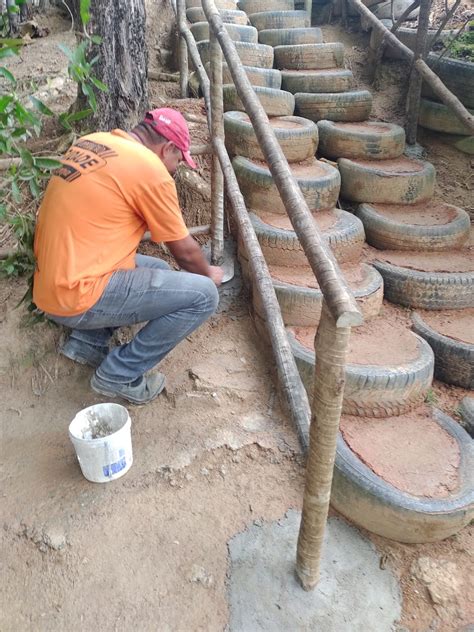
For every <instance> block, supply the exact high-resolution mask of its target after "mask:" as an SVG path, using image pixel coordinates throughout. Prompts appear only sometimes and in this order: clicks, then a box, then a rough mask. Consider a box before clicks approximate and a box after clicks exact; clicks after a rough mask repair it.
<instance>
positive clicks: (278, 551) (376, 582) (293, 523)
mask: <svg viewBox="0 0 474 632" xmlns="http://www.w3.org/2000/svg"><path fill="white" fill-rule="evenodd" d="M300 519H301V514H300V513H299V512H296V511H289V512H288V513H287V514H286V516H285V517H284V518H282V519H281V520H279V521H278V522H270V523H262V524H261V525H260V524H259V523H254V524H253V525H252V526H251V527H250V528H249V529H247V530H246V531H244V532H243V533H239V534H238V535H236V536H235V537H234V538H233V539H232V540H231V541H230V542H229V552H230V558H231V568H230V579H229V601H230V624H229V631H230V632H280V631H281V632H288V631H289V630H291V631H298V632H300V631H301V632H306V631H308V632H309V631H310V630H311V631H312V632H391V631H392V630H394V629H395V622H396V621H397V620H398V619H399V617H400V615H401V594H400V588H399V585H398V582H397V580H396V578H395V576H394V575H393V574H392V572H391V571H390V570H388V569H383V570H382V569H381V568H380V556H379V554H378V553H377V551H376V549H375V547H374V546H373V544H372V543H371V542H369V541H368V540H367V539H366V538H364V537H362V535H361V534H360V533H359V531H357V530H356V529H354V528H353V527H350V526H349V525H347V524H346V523H345V522H344V521H342V520H339V519H337V518H331V519H330V520H329V524H328V528H327V531H326V540H325V547H324V554H323V560H322V569H321V580H320V582H319V584H318V586H317V588H316V589H315V590H314V591H313V592H305V591H303V589H302V588H300V586H299V584H298V583H297V580H296V578H295V575H294V564H295V553H296V541H297V537H298V529H299V524H300Z"/></svg>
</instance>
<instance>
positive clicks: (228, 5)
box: [186, 0, 237, 10]
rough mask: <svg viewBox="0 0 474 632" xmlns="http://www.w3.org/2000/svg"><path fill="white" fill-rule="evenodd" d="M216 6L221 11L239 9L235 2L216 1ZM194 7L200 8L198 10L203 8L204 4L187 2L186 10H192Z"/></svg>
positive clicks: (233, 0) (228, 0)
mask: <svg viewBox="0 0 474 632" xmlns="http://www.w3.org/2000/svg"><path fill="white" fill-rule="evenodd" d="M215 5H216V7H217V8H218V9H219V10H221V9H227V10H229V9H230V10H235V9H237V5H236V3H235V0H215ZM193 7H198V8H200V9H201V8H202V3H201V0H186V9H192V8H193Z"/></svg>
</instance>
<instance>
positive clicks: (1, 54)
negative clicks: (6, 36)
mask: <svg viewBox="0 0 474 632" xmlns="http://www.w3.org/2000/svg"><path fill="white" fill-rule="evenodd" d="M15 55H18V51H17V50H16V48H0V59H5V57H14V56H15Z"/></svg>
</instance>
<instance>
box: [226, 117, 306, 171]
mask: <svg viewBox="0 0 474 632" xmlns="http://www.w3.org/2000/svg"><path fill="white" fill-rule="evenodd" d="M269 125H270V127H271V128H272V129H273V132H274V133H275V136H276V139H277V140H278V142H279V144H280V147H281V148H282V150H283V153H284V154H285V156H286V159H287V160H288V162H290V163H291V162H302V161H304V160H306V159H308V158H313V157H314V155H315V153H316V148H317V146H318V128H317V126H316V124H315V123H313V121H308V119H305V118H301V117H300V116H275V117H272V118H271V119H270V121H269ZM224 130H225V143H226V147H227V150H228V151H229V153H230V154H232V155H234V156H244V157H246V158H250V159H251V160H264V156H263V153H262V149H261V147H260V143H259V142H258V139H257V136H256V135H255V130H254V128H253V125H252V123H251V121H250V119H249V117H248V115H247V114H246V113H245V112H226V113H225V114H224Z"/></svg>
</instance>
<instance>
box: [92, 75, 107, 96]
mask: <svg viewBox="0 0 474 632" xmlns="http://www.w3.org/2000/svg"><path fill="white" fill-rule="evenodd" d="M89 78H90V80H91V81H92V83H93V84H94V85H95V87H96V88H98V89H99V90H102V92H108V91H109V88H108V87H107V86H106V85H105V83H102V81H100V80H99V79H97V77H89Z"/></svg>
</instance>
